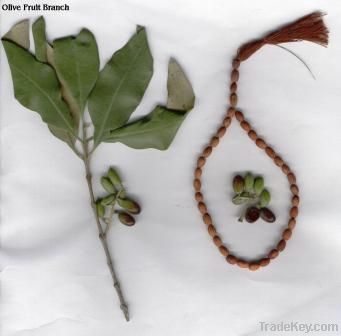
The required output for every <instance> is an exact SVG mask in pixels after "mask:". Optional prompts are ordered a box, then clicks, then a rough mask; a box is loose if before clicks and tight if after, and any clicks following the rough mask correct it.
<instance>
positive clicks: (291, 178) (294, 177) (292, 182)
mask: <svg viewBox="0 0 341 336" xmlns="http://www.w3.org/2000/svg"><path fill="white" fill-rule="evenodd" d="M287 178H288V181H289V183H290V184H294V183H296V176H295V175H294V174H293V173H289V174H288V176H287Z"/></svg>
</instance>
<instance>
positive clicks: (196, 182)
mask: <svg viewBox="0 0 341 336" xmlns="http://www.w3.org/2000/svg"><path fill="white" fill-rule="evenodd" d="M193 186H194V189H195V190H197V191H199V190H200V189H201V182H200V180H199V179H197V178H196V179H194V181H193Z"/></svg>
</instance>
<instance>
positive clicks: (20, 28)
mask: <svg viewBox="0 0 341 336" xmlns="http://www.w3.org/2000/svg"><path fill="white" fill-rule="evenodd" d="M2 38H3V39H4V40H7V41H12V42H14V43H16V44H17V45H19V46H21V47H23V48H24V49H29V47H30V30H29V20H23V21H20V22H18V23H17V24H15V25H14V26H13V27H12V28H11V29H10V30H9V31H8V32H7V33H6V34H5V35H4V36H3V37H2Z"/></svg>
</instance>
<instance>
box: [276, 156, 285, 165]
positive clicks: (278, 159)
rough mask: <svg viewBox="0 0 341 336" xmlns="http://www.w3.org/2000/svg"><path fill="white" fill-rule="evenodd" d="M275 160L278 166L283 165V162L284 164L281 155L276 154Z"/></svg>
mask: <svg viewBox="0 0 341 336" xmlns="http://www.w3.org/2000/svg"><path fill="white" fill-rule="evenodd" d="M274 161H275V164H276V165H277V166H278V167H282V166H283V164H284V162H283V160H282V158H281V157H279V156H275V158H274Z"/></svg>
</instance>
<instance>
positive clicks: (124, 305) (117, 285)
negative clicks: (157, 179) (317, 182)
mask: <svg viewBox="0 0 341 336" xmlns="http://www.w3.org/2000/svg"><path fill="white" fill-rule="evenodd" d="M85 128H86V126H83V138H84V139H86V130H85ZM83 152H84V153H83V162H84V166H85V176H86V181H87V184H88V188H89V194H90V201H91V207H92V210H93V213H94V216H95V220H96V224H97V228H98V237H99V239H100V241H101V243H102V246H103V249H104V252H105V256H106V260H107V265H108V267H109V270H110V274H111V277H112V280H113V284H114V287H115V290H116V292H117V295H118V298H119V301H120V308H121V310H122V312H123V314H124V317H125V319H126V320H127V321H129V310H128V305H127V303H126V302H125V299H124V296H123V293H122V289H121V286H120V283H119V281H118V278H117V275H116V272H115V268H114V264H113V261H112V257H111V255H110V251H109V247H108V243H107V239H106V235H105V233H104V231H103V228H102V225H101V222H100V219H99V217H98V215H97V210H96V201H95V196H94V191H93V187H92V175H91V169H90V158H91V155H90V152H89V146H88V142H87V141H84V142H83Z"/></svg>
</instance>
